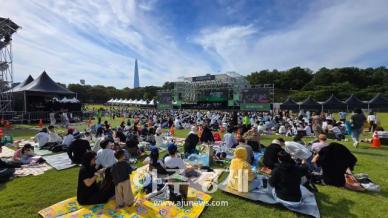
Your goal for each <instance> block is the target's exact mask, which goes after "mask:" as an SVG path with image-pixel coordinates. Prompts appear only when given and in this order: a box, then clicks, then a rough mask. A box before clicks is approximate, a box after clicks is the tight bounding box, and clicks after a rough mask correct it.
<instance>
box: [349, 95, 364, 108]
mask: <svg viewBox="0 0 388 218" xmlns="http://www.w3.org/2000/svg"><path fill="white" fill-rule="evenodd" d="M345 104H346V105H347V108H348V110H353V109H355V108H367V107H368V104H366V103H364V102H362V101H361V100H360V99H359V98H357V97H356V96H355V95H351V96H350V97H349V98H348V99H346V101H345Z"/></svg>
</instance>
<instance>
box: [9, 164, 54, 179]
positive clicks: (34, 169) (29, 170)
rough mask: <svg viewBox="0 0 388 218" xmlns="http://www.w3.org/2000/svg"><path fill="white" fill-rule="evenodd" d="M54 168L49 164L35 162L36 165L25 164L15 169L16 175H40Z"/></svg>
mask: <svg viewBox="0 0 388 218" xmlns="http://www.w3.org/2000/svg"><path fill="white" fill-rule="evenodd" d="M50 169H52V167H51V166H49V165H48V164H45V163H44V164H34V165H23V166H22V168H17V169H16V170H15V176H19V177H22V176H30V175H32V176H38V175H42V174H43V173H45V172H46V171H47V170H50Z"/></svg>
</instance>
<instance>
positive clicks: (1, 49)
mask: <svg viewBox="0 0 388 218" xmlns="http://www.w3.org/2000/svg"><path fill="white" fill-rule="evenodd" d="M17 29H19V26H18V25H17V24H15V23H14V22H12V21H11V20H10V19H7V18H1V17H0V113H4V112H9V111H12V110H13V108H12V103H13V93H12V89H10V88H11V87H12V84H13V64H12V63H13V61H12V59H13V57H12V34H14V33H15V32H16V31H17Z"/></svg>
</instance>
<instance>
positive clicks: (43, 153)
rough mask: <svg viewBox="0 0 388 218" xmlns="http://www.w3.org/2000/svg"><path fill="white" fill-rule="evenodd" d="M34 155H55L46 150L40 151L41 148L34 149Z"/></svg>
mask: <svg viewBox="0 0 388 218" xmlns="http://www.w3.org/2000/svg"><path fill="white" fill-rule="evenodd" d="M34 153H35V154H36V155H38V156H46V155H50V154H53V152H52V151H49V150H46V149H42V150H40V149H39V148H35V149H34Z"/></svg>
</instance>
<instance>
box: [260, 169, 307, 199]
mask: <svg viewBox="0 0 388 218" xmlns="http://www.w3.org/2000/svg"><path fill="white" fill-rule="evenodd" d="M304 175H306V172H305V170H303V169H301V168H299V167H297V166H296V165H295V163H280V164H279V165H278V166H276V167H275V168H274V169H273V170H272V173H271V178H269V181H268V182H269V184H270V185H271V186H272V187H274V188H275V192H276V196H277V197H278V198H280V199H282V200H284V201H292V202H298V201H300V200H301V198H302V193H301V191H300V185H301V178H302V176H304Z"/></svg>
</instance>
